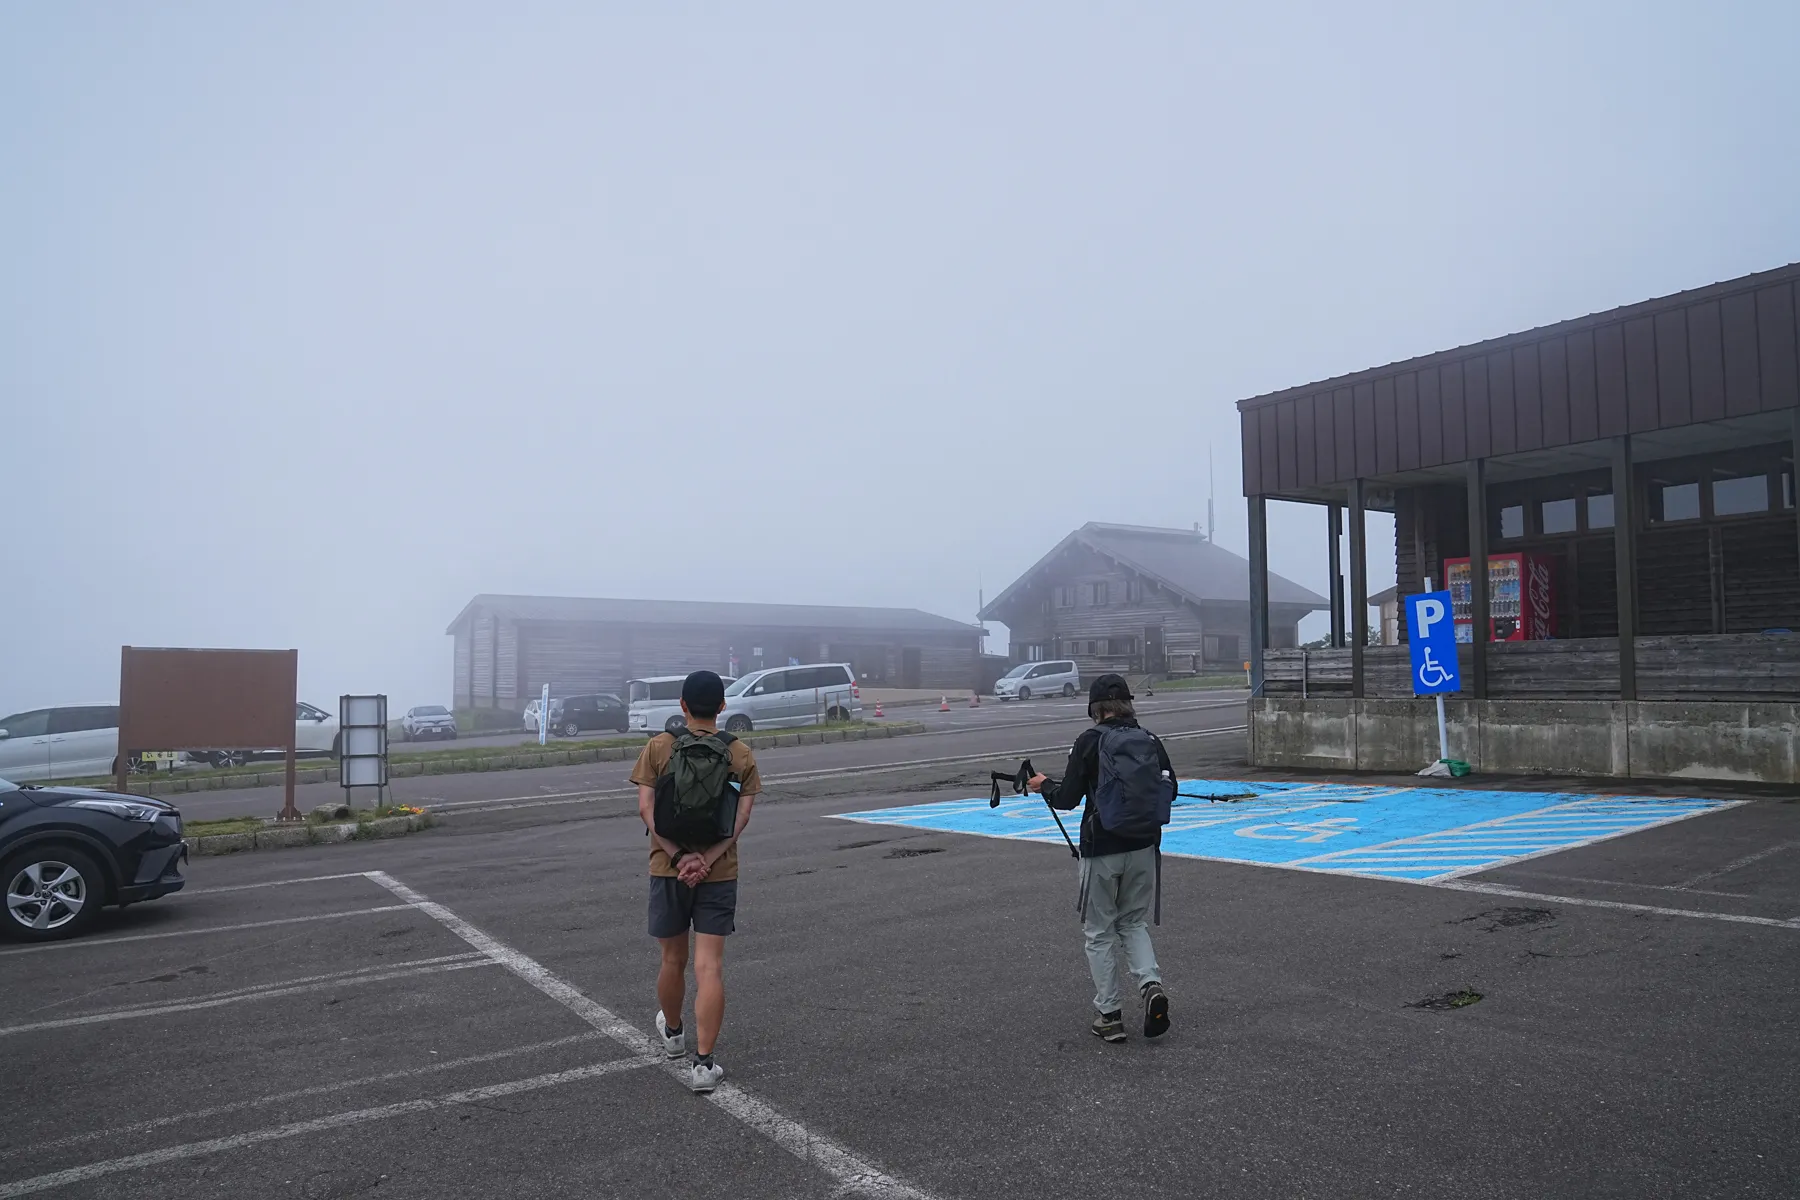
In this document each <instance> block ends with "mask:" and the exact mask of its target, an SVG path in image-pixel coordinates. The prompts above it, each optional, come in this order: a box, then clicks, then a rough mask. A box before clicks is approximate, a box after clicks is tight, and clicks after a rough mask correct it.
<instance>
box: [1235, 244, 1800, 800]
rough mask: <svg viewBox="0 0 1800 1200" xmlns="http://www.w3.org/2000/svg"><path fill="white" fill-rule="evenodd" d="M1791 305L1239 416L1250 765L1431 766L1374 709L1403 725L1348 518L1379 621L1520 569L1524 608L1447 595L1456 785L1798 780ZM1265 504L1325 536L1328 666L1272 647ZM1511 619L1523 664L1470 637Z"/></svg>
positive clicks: (1771, 292) (1798, 342) (1506, 344)
mask: <svg viewBox="0 0 1800 1200" xmlns="http://www.w3.org/2000/svg"><path fill="white" fill-rule="evenodd" d="M1797 284H1800V266H1788V267H1783V268H1780V269H1777V270H1773V271H1768V272H1764V273H1762V274H1758V275H1751V276H1747V277H1745V278H1742V279H1736V280H1732V281H1729V282H1726V283H1719V284H1714V285H1712V286H1709V287H1704V288H1699V289H1697V290H1694V291H1689V292H1682V293H1679V294H1676V295H1673V296H1666V297H1663V298H1661V299H1657V300H1651V301H1647V302H1645V303H1642V304H1636V305H1632V306H1629V307H1626V308H1620V309H1615V310H1613V311H1610V312H1604V313H1598V314H1595V315H1592V316H1587V317H1581V318H1577V319H1574V320H1570V321H1564V322H1561V323H1560V324H1556V325H1550V326H1545V327H1543V328H1539V329H1534V330H1531V331H1529V332H1526V333H1520V334H1514V335H1512V336H1510V337H1503V338H1498V339H1495V340H1492V341H1488V342H1482V343H1479V344H1476V345H1471V346H1465V347H1462V348H1460V349H1456V350H1449V351H1445V352H1442V353H1438V354H1431V355H1426V356H1424V357H1422V358H1416V359H1412V360H1409V361H1406V362H1402V363H1396V364H1394V365H1391V366H1386V367H1379V368H1376V369H1373V370H1368V371H1361V372H1358V373H1356V374H1353V375H1346V376H1343V377H1341V378H1338V379H1331V380H1326V381H1324V382H1321V383H1315V384H1309V385H1306V386H1304V387H1298V388H1291V389H1289V390H1286V391H1283V392H1278V393H1275V394H1273V395H1268V396H1261V397H1257V398H1255V399H1250V400H1245V401H1242V402H1241V403H1240V404H1239V405H1238V408H1239V412H1240V417H1241V422H1242V427H1243V450H1244V491H1245V494H1246V496H1247V497H1248V500H1249V508H1250V527H1251V558H1252V560H1253V561H1254V562H1256V564H1257V566H1256V568H1255V570H1254V571H1253V574H1252V586H1253V588H1255V589H1256V602H1255V604H1254V605H1253V608H1254V609H1255V610H1256V611H1255V613H1253V616H1255V617H1256V619H1257V620H1259V621H1260V620H1261V617H1260V614H1261V612H1262V611H1264V610H1265V609H1268V610H1270V612H1271V615H1270V617H1269V618H1268V620H1269V622H1270V625H1269V628H1270V630H1271V634H1270V635H1267V636H1264V635H1262V634H1261V632H1260V627H1259V634H1258V636H1256V637H1254V638H1253V643H1252V655H1251V658H1252V661H1253V663H1254V664H1255V666H1254V667H1253V673H1254V676H1255V680H1256V683H1257V685H1258V686H1259V687H1260V688H1261V690H1262V693H1263V695H1262V699H1261V700H1255V701H1252V710H1253V711H1252V718H1253V719H1252V725H1251V734H1252V755H1253V759H1254V760H1256V761H1260V762H1264V763H1267V764H1269V765H1281V764H1284V763H1285V764H1290V765H1331V764H1334V763H1335V764H1337V765H1343V764H1346V763H1350V764H1353V765H1358V766H1376V765H1381V766H1384V767H1387V768H1393V767H1400V766H1404V765H1406V764H1407V763H1408V762H1410V761H1411V760H1412V759H1414V758H1417V757H1419V756H1420V755H1424V754H1428V753H1429V750H1428V743H1429V746H1430V748H1435V741H1436V736H1435V730H1434V729H1433V730H1431V731H1429V733H1428V734H1421V733H1420V731H1419V730H1418V729H1417V728H1415V727H1414V726H1415V725H1416V723H1417V722H1416V720H1415V718H1416V717H1417V716H1418V713H1419V712H1420V711H1422V708H1410V709H1409V708H1406V707H1399V708H1397V707H1392V705H1396V704H1397V705H1402V706H1412V702H1411V701H1409V700H1406V699H1405V698H1407V697H1410V696H1411V695H1412V684H1411V677H1410V668H1409V665H1408V659H1407V650H1406V648H1405V647H1404V646H1400V647H1396V648H1391V649H1390V648H1384V647H1376V648H1365V646H1364V642H1365V641H1366V638H1365V637H1364V636H1363V634H1364V625H1365V623H1366V621H1367V612H1368V609H1367V606H1366V603H1365V597H1366V590H1367V571H1366V555H1367V553H1368V549H1367V547H1366V546H1364V545H1363V542H1364V540H1365V539H1364V537H1363V536H1362V532H1361V531H1362V528H1363V521H1362V520H1361V515H1362V513H1363V512H1364V511H1365V510H1367V509H1379V510H1385V511H1389V512H1392V513H1393V514H1394V518H1395V546H1394V548H1393V554H1394V563H1395V569H1396V575H1397V578H1398V579H1399V589H1398V590H1399V593H1400V595H1401V596H1402V597H1404V596H1405V595H1408V594H1412V593H1415V592H1418V591H1420V590H1422V589H1423V587H1424V580H1425V579H1426V577H1430V578H1431V579H1432V580H1433V581H1434V586H1436V587H1439V588H1441V587H1443V586H1444V580H1445V577H1446V570H1447V569H1449V568H1450V567H1451V565H1452V564H1454V562H1455V560H1457V559H1463V560H1467V561H1469V562H1475V563H1480V562H1484V561H1489V560H1490V556H1511V555H1518V556H1521V557H1520V558H1518V559H1515V560H1513V561H1514V562H1517V563H1531V564H1533V570H1532V572H1531V574H1532V580H1531V583H1530V584H1528V585H1527V587H1526V591H1525V594H1524V595H1523V596H1521V594H1520V593H1519V591H1518V590H1516V589H1517V588H1518V587H1519V585H1518V584H1517V583H1514V582H1511V581H1510V579H1508V577H1506V576H1505V575H1503V574H1502V575H1497V576H1495V578H1500V579H1503V580H1506V582H1507V587H1506V590H1505V591H1504V592H1497V591H1491V589H1490V576H1489V572H1488V571H1480V570H1477V571H1468V570H1467V569H1466V567H1458V568H1455V569H1457V570H1459V571H1461V572H1463V574H1462V575H1461V576H1459V578H1460V579H1463V580H1466V584H1463V585H1462V586H1463V587H1464V589H1465V590H1464V591H1462V592H1459V593H1458V595H1457V602H1458V605H1459V607H1460V608H1462V609H1463V610H1464V611H1463V614H1462V615H1463V616H1464V617H1465V618H1466V623H1465V627H1466V629H1467V630H1468V631H1470V636H1469V638H1468V641H1467V644H1465V645H1464V646H1463V648H1462V655H1463V667H1464V699H1462V700H1459V701H1457V702H1456V706H1457V707H1456V711H1457V712H1459V713H1461V719H1463V720H1466V721H1467V722H1470V723H1471V724H1470V728H1469V730H1467V731H1466V732H1467V736H1468V739H1469V742H1468V744H1467V745H1465V746H1464V747H1463V749H1465V750H1468V753H1457V750H1458V748H1457V747H1456V746H1455V745H1454V744H1453V745H1452V753H1455V754H1456V755H1457V757H1462V758H1466V759H1469V760H1470V761H1472V762H1477V765H1479V766H1482V767H1485V768H1487V769H1490V770H1521V771H1536V770H1548V771H1575V772H1585V773H1595V774H1622V775H1634V774H1635V775H1662V774H1693V775H1708V774H1714V775H1724V776H1730V777H1753V778H1768V779H1780V780H1787V781H1794V780H1797V779H1800V761H1797V753H1796V750H1795V747H1794V741H1795V739H1794V733H1795V729H1794V721H1795V718H1796V715H1797V714H1800V709H1797V708H1796V702H1800V637H1796V636H1795V635H1794V633H1792V632H1790V631H1793V630H1800V515H1797V511H1796V508H1795V499H1794V461H1795V446H1796V438H1797V437H1800V423H1797V420H1796V413H1800V321H1797V317H1796V308H1797V305H1796V292H1795V289H1796V285H1797ZM1283 500H1285V501H1298V502H1302V503H1309V504H1315V505H1319V506H1321V507H1322V508H1323V510H1324V516H1325V519H1324V520H1323V521H1322V522H1321V532H1322V533H1326V532H1328V531H1331V532H1333V533H1335V531H1336V530H1337V529H1338V528H1339V527H1340V524H1341V523H1343V521H1344V518H1345V516H1346V515H1347V516H1348V518H1349V520H1348V522H1347V524H1348V531H1349V535H1350V536H1349V542H1350V546H1349V557H1350V563H1349V568H1350V588H1349V592H1350V595H1349V614H1348V616H1349V620H1350V624H1351V628H1349V629H1346V628H1345V620H1346V614H1345V612H1344V610H1343V606H1342V605H1334V606H1333V620H1332V643H1333V646H1334V647H1339V648H1338V649H1334V650H1329V651H1325V652H1314V653H1311V654H1307V655H1296V654H1293V653H1290V652H1286V651H1282V650H1280V649H1279V648H1278V644H1277V642H1276V641H1275V639H1274V636H1273V633H1272V630H1273V627H1274V621H1275V618H1274V616H1273V611H1272V597H1271V596H1270V595H1269V594H1268V593H1267V592H1266V591H1264V590H1263V585H1262V583H1261V580H1262V578H1264V577H1265V576H1266V559H1267V555H1266V538H1267V532H1266V530H1267V525H1266V512H1267V505H1268V504H1269V502H1271V501H1283ZM1326 542H1327V552H1328V554H1329V555H1330V558H1331V560H1332V561H1331V567H1330V570H1331V573H1332V575H1333V576H1334V577H1335V576H1336V575H1337V573H1338V565H1337V559H1338V555H1339V539H1338V538H1337V537H1336V536H1328V537H1327V538H1326ZM1381 552H1382V553H1387V550H1386V548H1385V547H1384V548H1382V550H1381ZM1268 586H1269V587H1270V588H1273V586H1274V585H1273V583H1272V582H1271V583H1270V584H1269V585H1268ZM1521 603H1526V604H1531V605H1533V607H1534V611H1539V613H1540V616H1541V619H1540V620H1538V621H1537V625H1538V628H1537V630H1536V632H1537V634H1538V635H1539V636H1537V637H1534V638H1532V639H1531V640H1504V641H1496V640H1490V638H1489V637H1482V636H1475V635H1474V633H1473V631H1475V630H1492V631H1493V632H1494V633H1495V634H1496V635H1505V634H1513V633H1514V632H1515V631H1516V626H1515V622H1516V621H1517V620H1518V618H1519V616H1520V614H1519V612H1518V611H1517V610H1518V608H1519V605H1520V604H1521ZM1517 632H1522V630H1517ZM1400 633H1401V640H1404V622H1403V621H1402V627H1401V630H1400ZM1265 648H1266V650H1265ZM1340 701H1355V702H1360V703H1361V707H1358V708H1354V709H1342V710H1340V709H1339V708H1338V707H1335V706H1336V705H1338V704H1339V702H1340ZM1519 701H1529V702H1554V703H1553V704H1551V703H1545V704H1543V705H1542V706H1541V707H1536V708H1521V707H1519V705H1518V704H1517V703H1514V702H1519ZM1502 702H1505V704H1504V705H1503V704H1502ZM1583 704H1585V705H1588V706H1589V707H1583V706H1582V705H1583ZM1258 713H1261V714H1263V718H1266V719H1260V718H1259V717H1258ZM1384 722H1386V724H1383V723H1384ZM1453 740H1454V739H1453ZM1396 743H1399V744H1403V749H1401V750H1399V751H1397V752H1396V753H1394V754H1389V755H1387V757H1385V758H1384V757H1383V754H1385V753H1386V751H1384V750H1383V749H1381V747H1387V746H1392V745H1394V744H1396ZM1432 756H1434V755H1432ZM1415 765H1416V764H1415Z"/></svg>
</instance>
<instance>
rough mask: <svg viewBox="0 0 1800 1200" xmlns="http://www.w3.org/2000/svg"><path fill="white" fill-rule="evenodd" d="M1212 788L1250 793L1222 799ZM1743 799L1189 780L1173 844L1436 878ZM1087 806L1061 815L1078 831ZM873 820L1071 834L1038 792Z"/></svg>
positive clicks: (1339, 870) (1057, 837)
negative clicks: (1062, 830) (1058, 823)
mask: <svg viewBox="0 0 1800 1200" xmlns="http://www.w3.org/2000/svg"><path fill="white" fill-rule="evenodd" d="M1213 797H1241V798H1239V799H1230V800H1216V799H1213ZM1739 803H1741V801H1733V800H1707V799H1700V798H1690V799H1670V798H1666V797H1660V796H1597V795H1578V794H1574V793H1568V792H1488V791H1474V790H1465V789H1462V788H1457V789H1454V790H1452V789H1447V788H1429V787H1402V788H1393V787H1362V786H1358V785H1355V784H1341V783H1261V782H1258V783H1246V782H1238V781H1227V780H1214V779H1188V780H1183V781H1182V783H1181V796H1180V798H1179V799H1178V800H1177V801H1176V804H1175V809H1174V816H1173V819H1172V820H1171V821H1170V823H1169V825H1168V826H1167V828H1166V829H1164V831H1163V853H1165V854H1174V855H1181V856H1185V857H1191V858H1209V859H1216V860H1220V861H1224V862H1241V863H1254V864H1259V865H1263V866H1272V867H1291V868H1297V869H1300V870H1307V871H1325V872H1330V873H1334V874H1346V875H1363V876H1374V877H1377V878H1381V879H1402V880H1411V881H1414V882H1418V883H1427V882H1432V881H1435V880H1440V879H1452V878H1455V877H1457V876H1460V875H1470V874H1474V873H1475V872H1478V871H1486V870H1491V869H1492V868H1494V867H1497V866H1501V865H1503V864H1505V863H1509V862H1515V861H1517V860H1519V859H1522V858H1532V857H1536V856H1538V855H1541V854H1553V853H1555V852H1557V851H1559V850H1570V849H1573V848H1575V847H1577V846H1585V845H1587V844H1589V843H1591V842H1597V841H1603V840H1605V839H1606V838H1612V837H1618V836H1620V835H1622V834H1627V833H1635V832H1637V831H1638V830H1642V829H1649V828H1652V827H1654V826H1657V825H1666V824H1668V823H1669V822H1671V821H1680V820H1684V819H1686V818H1688V817H1695V816H1699V815H1701V814H1703V813H1708V812H1716V811H1719V810H1722V809H1726V808H1733V807H1736V805H1737V804H1739ZM1079 814H1080V810H1079V809H1077V810H1076V812H1075V813H1074V814H1066V815H1065V816H1064V818H1063V820H1064V822H1065V823H1066V824H1067V825H1068V827H1069V832H1070V835H1071V836H1073V835H1074V833H1075V826H1076V819H1077V818H1078V817H1079ZM841 818H842V819H843V820H849V821H862V822H867V823H869V824H874V825H902V826H906V827H909V828H913V829H932V830H941V831H943V832H945V833H968V834H975V835H977V836H979V837H993V838H1007V839H1011V840H1014V841H1024V842H1054V843H1057V844H1059V845H1060V844H1061V842H1062V835H1061V834H1060V833H1058V832H1057V829H1056V823H1055V821H1054V820H1053V819H1052V817H1051V814H1050V810H1049V808H1048V807H1046V806H1045V804H1044V802H1043V801H1042V800H1040V799H1038V798H1037V797H1035V796H1032V797H1014V798H1010V799H1007V800H1003V801H1001V803H1000V806H999V807H998V808H989V807H988V801H987V799H986V798H985V797H984V798H979V799H974V800H945V801H939V802H937V803H934V804H914V805H907V806H903V807H899V808H881V809H873V810H870V811H867V812H855V813H844V814H841Z"/></svg>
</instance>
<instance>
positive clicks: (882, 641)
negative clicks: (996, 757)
mask: <svg viewBox="0 0 1800 1200" xmlns="http://www.w3.org/2000/svg"><path fill="white" fill-rule="evenodd" d="M445 632H446V633H447V634H449V635H450V636H451V637H452V638H454V639H455V649H454V652H453V671H454V686H453V689H452V690H453V694H454V696H455V698H456V707H457V708H458V709H469V708H502V709H514V708H518V709H522V708H523V707H524V705H525V703H526V702H527V701H528V700H530V699H532V698H534V697H536V696H538V695H539V694H540V693H541V691H542V689H543V686H544V685H545V684H549V685H550V695H551V696H552V697H561V696H571V695H578V694H582V693H586V692H611V693H614V694H616V695H620V696H623V695H624V694H625V691H626V688H625V684H626V682H627V681H628V680H631V679H638V678H645V677H649V676H654V675H682V674H686V673H687V672H689V671H696V670H701V669H706V670H712V671H717V672H719V673H720V674H721V675H741V674H743V673H745V672H748V671H754V670H757V669H759V668H762V667H773V666H781V665H784V664H786V663H787V662H788V660H789V659H795V660H798V661H800V662H843V663H849V664H850V665H851V666H852V667H853V668H854V669H855V671H856V675H857V678H858V680H859V681H860V682H862V683H864V684H866V685H869V686H877V687H879V686H886V687H904V688H931V689H934V690H935V689H939V688H941V689H943V690H945V691H957V690H963V689H967V688H971V687H974V686H977V684H978V681H979V677H980V675H981V672H982V660H981V652H980V651H981V635H982V632H983V631H982V629H981V627H980V626H978V625H970V624H966V623H964V622H961V621H953V620H951V619H949V618H948V617H940V616H935V615H933V614H931V613H928V612H921V611H920V610H918V609H916V608H845V607H836V606H828V605H820V604H726V603H710V602H704V601H692V600H602V599H592V600H590V599H575V598H569V597H562V596H489V595H482V596H476V597H475V598H474V599H473V600H470V601H469V603H468V604H467V605H465V606H464V607H463V610H462V612H460V613H458V614H457V617H456V619H455V620H454V621H452V622H450V627H449V628H448V629H447V630H445Z"/></svg>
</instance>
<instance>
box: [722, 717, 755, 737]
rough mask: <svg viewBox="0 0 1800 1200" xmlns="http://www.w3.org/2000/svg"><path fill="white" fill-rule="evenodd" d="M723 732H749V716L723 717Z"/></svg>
mask: <svg viewBox="0 0 1800 1200" xmlns="http://www.w3.org/2000/svg"><path fill="white" fill-rule="evenodd" d="M725 732H726V733H749V732H750V718H749V717H746V716H742V715H739V716H735V717H727V718H725Z"/></svg>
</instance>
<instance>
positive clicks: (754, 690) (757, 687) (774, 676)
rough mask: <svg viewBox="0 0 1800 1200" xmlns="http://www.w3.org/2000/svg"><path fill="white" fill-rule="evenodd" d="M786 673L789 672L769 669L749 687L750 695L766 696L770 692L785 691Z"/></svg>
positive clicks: (786, 687) (786, 686)
mask: <svg viewBox="0 0 1800 1200" xmlns="http://www.w3.org/2000/svg"><path fill="white" fill-rule="evenodd" d="M788 674H789V672H787V671H770V672H769V673H768V674H767V675H764V676H763V677H762V678H761V679H758V680H757V681H756V683H755V684H754V685H752V687H751V688H750V694H751V695H752V696H766V695H768V694H769V693H770V692H785V691H787V690H788Z"/></svg>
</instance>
